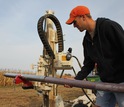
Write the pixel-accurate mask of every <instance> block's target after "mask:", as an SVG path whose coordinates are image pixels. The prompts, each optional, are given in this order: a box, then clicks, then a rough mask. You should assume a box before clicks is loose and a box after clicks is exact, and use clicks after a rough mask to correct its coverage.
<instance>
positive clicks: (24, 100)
mask: <svg viewBox="0 0 124 107" xmlns="http://www.w3.org/2000/svg"><path fill="white" fill-rule="evenodd" d="M58 94H60V95H61V96H62V98H63V100H64V101H67V100H72V99H75V98H77V97H78V96H81V95H83V92H82V90H81V89H80V88H65V87H64V86H59V87H58ZM41 105H42V96H39V95H38V93H37V91H36V90H34V89H29V90H23V89H22V88H21V87H20V86H15V87H14V86H9V87H8V86H7V87H4V86H2V87H0V107H41Z"/></svg>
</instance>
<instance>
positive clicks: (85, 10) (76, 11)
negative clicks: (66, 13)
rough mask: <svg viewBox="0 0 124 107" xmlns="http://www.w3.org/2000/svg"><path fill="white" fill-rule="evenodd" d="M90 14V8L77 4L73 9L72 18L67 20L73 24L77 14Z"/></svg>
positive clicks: (67, 22)
mask: <svg viewBox="0 0 124 107" xmlns="http://www.w3.org/2000/svg"><path fill="white" fill-rule="evenodd" d="M85 14H90V10H89V9H88V8H87V7H86V6H77V7H75V8H73V9H72V10H71V13H70V18H69V19H68V20H67V21H66V24H69V25H70V24H72V22H73V21H74V20H75V18H76V17H77V16H80V15H85Z"/></svg>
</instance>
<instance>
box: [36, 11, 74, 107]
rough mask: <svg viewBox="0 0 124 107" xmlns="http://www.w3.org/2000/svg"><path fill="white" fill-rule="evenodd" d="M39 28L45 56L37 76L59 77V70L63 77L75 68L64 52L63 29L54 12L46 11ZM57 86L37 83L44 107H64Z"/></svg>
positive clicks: (38, 67)
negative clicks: (65, 72)
mask: <svg viewBox="0 0 124 107" xmlns="http://www.w3.org/2000/svg"><path fill="white" fill-rule="evenodd" d="M37 28H38V34H39V37H40V39H41V41H42V43H43V55H40V58H39V61H38V65H37V72H36V75H42V76H46V77H47V76H51V77H57V70H59V71H60V70H62V73H61V76H62V74H63V72H64V70H69V69H72V68H73V67H72V59H70V60H67V59H66V55H67V54H66V53H64V52H63V50H64V43H63V33H62V28H61V25H60V22H59V20H58V19H57V18H56V17H55V16H54V12H53V11H51V10H49V11H46V14H45V15H44V16H42V17H41V18H40V19H39V21H38V26H37ZM55 28H56V29H55ZM57 45H58V47H57ZM60 72H61V71H60ZM57 86H58V85H56V84H49V83H41V82H36V83H35V88H36V90H37V91H38V92H39V93H41V94H42V95H43V107H64V103H63V100H62V98H61V96H60V95H57Z"/></svg>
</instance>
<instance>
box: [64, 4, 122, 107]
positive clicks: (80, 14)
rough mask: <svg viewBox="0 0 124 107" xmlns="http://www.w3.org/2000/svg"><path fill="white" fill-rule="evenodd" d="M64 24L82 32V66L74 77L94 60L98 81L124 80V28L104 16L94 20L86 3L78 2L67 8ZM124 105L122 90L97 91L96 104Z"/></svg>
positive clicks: (89, 68)
mask: <svg viewBox="0 0 124 107" xmlns="http://www.w3.org/2000/svg"><path fill="white" fill-rule="evenodd" d="M66 24H68V25H71V24H73V26H74V27H75V28H77V29H78V30H79V31H80V32H83V31H85V30H86V32H85V36H84V40H83V47H84V66H83V67H82V69H81V71H79V72H78V74H77V75H76V77H75V79H78V80H83V79H84V78H86V77H87V76H88V74H89V73H90V72H91V71H92V70H93V68H94V65H95V63H97V67H98V68H97V69H98V75H99V76H100V79H101V82H108V83H118V84H121V83H124V30H123V28H122V27H121V26H120V25H119V24H118V23H117V22H115V21H112V20H110V19H107V18H98V19H97V20H93V19H92V17H91V14H90V10H89V9H88V8H87V7H86V6H77V7H75V8H74V9H72V11H71V12H70V17H69V19H68V20H67V21H66ZM116 101H117V103H118V105H119V107H124V93H114V92H105V91H97V98H96V105H98V106H100V107H115V105H116Z"/></svg>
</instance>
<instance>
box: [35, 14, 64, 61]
mask: <svg viewBox="0 0 124 107" xmlns="http://www.w3.org/2000/svg"><path fill="white" fill-rule="evenodd" d="M46 18H49V19H51V20H52V21H53V22H54V24H55V26H56V30H57V36H58V37H57V38H58V52H62V51H63V50H64V43H63V33H62V28H61V24H60V22H59V20H58V19H57V18H56V17H55V16H54V15H52V14H46V15H44V16H42V17H41V18H40V19H39V21H38V24H37V30H38V34H39V37H40V39H41V41H42V43H43V45H44V48H45V49H46V51H47V53H48V55H49V56H50V57H51V58H53V59H55V55H54V52H53V50H52V48H51V46H50V44H49V42H48V40H47V37H46V32H45V31H44V26H43V23H44V21H45V20H46Z"/></svg>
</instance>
